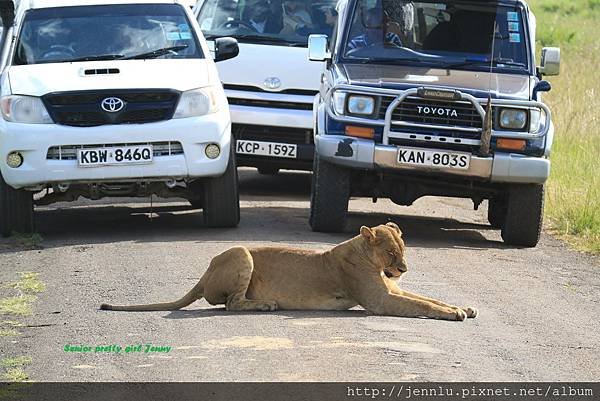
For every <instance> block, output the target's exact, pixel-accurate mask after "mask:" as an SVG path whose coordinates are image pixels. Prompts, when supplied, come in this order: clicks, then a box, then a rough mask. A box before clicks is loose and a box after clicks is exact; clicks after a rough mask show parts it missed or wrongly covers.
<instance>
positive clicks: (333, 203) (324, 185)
mask: <svg viewBox="0 0 600 401" xmlns="http://www.w3.org/2000/svg"><path fill="white" fill-rule="evenodd" d="M313 163H314V164H313V177H312V191H311V196H310V220H309V223H310V227H311V228H312V230H313V231H319V232H329V233H338V232H342V231H343V230H344V226H345V225H346V218H347V215H348V201H349V200H350V171H349V170H348V169H345V168H343V167H339V166H336V165H335V164H331V163H328V162H326V161H324V160H322V159H321V158H319V157H318V155H315V159H314V162H313Z"/></svg>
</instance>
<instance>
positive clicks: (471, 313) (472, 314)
mask: <svg viewBox="0 0 600 401" xmlns="http://www.w3.org/2000/svg"><path fill="white" fill-rule="evenodd" d="M464 311H465V312H466V313H467V317H468V318H469V319H474V318H476V317H477V315H478V314H479V311H478V310H477V308H464Z"/></svg>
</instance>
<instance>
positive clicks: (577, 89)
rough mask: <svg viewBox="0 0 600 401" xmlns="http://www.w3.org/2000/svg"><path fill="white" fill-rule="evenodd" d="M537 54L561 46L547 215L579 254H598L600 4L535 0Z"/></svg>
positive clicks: (595, 0)
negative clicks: (583, 251) (581, 251)
mask: <svg viewBox="0 0 600 401" xmlns="http://www.w3.org/2000/svg"><path fill="white" fill-rule="evenodd" d="M529 4H530V5H531V6H532V9H533V10H534V12H535V14H536V17H537V28H538V29H537V32H538V36H537V40H538V48H540V49H541V47H542V46H559V47H560V48H561V50H562V67H561V75H560V76H558V77H548V80H549V81H550V82H551V83H552V85H553V90H552V92H550V93H549V94H547V95H546V96H545V98H544V100H545V101H546V102H547V103H548V104H549V106H550V107H551V109H552V112H553V121H554V124H555V126H556V136H555V140H554V148H553V154H552V174H551V177H550V181H549V183H548V188H547V196H546V201H547V203H546V215H547V217H548V218H549V219H548V220H549V221H550V224H551V226H552V228H554V230H555V232H556V233H558V234H559V235H560V236H563V237H564V238H566V239H567V240H568V241H569V242H571V243H572V244H573V245H575V246H576V247H577V248H579V249H581V250H585V251H589V252H594V253H600V179H599V178H598V177H599V173H600V84H599V83H598V82H599V79H598V76H597V73H596V71H597V68H598V65H599V64H600V40H599V39H598V38H599V36H598V33H597V32H598V27H599V26H600V0H571V1H568V0H531V1H530V2H529Z"/></svg>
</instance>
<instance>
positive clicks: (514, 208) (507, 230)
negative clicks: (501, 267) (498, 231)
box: [502, 184, 544, 247]
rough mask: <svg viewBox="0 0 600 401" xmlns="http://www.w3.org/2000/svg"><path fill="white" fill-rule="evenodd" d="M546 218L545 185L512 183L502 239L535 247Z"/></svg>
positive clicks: (509, 243) (519, 244)
mask: <svg viewBox="0 0 600 401" xmlns="http://www.w3.org/2000/svg"><path fill="white" fill-rule="evenodd" d="M543 220H544V185H535V184H527V185H512V186H511V187H510V188H509V190H508V202H507V210H506V219H505V222H504V225H503V226H502V239H503V240H504V242H505V243H506V244H508V245H517V246H525V247H535V246H536V245H537V243H538V241H539V240H540V235H541V232H542V223H543Z"/></svg>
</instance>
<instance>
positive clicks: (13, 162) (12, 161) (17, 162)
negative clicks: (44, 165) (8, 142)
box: [6, 152, 23, 168]
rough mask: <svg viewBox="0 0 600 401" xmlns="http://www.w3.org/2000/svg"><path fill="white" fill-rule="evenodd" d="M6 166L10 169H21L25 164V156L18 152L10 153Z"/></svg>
mask: <svg viewBox="0 0 600 401" xmlns="http://www.w3.org/2000/svg"><path fill="white" fill-rule="evenodd" d="M6 164H8V167H10V168H19V167H21V165H22V164H23V156H21V154H20V153H17V152H12V153H9V154H8V156H7V157H6Z"/></svg>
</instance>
